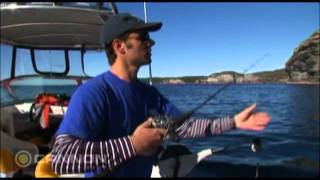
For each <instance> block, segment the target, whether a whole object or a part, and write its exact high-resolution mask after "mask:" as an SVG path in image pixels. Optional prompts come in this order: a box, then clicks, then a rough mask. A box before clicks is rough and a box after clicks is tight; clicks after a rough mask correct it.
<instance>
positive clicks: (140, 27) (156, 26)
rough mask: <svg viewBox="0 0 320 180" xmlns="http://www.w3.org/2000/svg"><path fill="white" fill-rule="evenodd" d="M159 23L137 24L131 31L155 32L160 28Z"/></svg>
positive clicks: (160, 24)
mask: <svg viewBox="0 0 320 180" xmlns="http://www.w3.org/2000/svg"><path fill="white" fill-rule="evenodd" d="M161 26H162V23H161V22H154V23H145V24H139V25H136V26H134V27H133V30H145V31H148V32H150V31H157V30H159V29H160V28H161Z"/></svg>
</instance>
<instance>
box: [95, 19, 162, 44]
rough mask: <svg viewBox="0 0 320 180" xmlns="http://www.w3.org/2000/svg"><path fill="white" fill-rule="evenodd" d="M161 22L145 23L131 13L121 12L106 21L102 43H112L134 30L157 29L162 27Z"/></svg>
mask: <svg viewBox="0 0 320 180" xmlns="http://www.w3.org/2000/svg"><path fill="white" fill-rule="evenodd" d="M161 26H162V23H161V22H151V23H145V22H144V21H143V20H141V19H139V18H137V17H135V16H133V15H132V14H129V13H121V14H117V15H115V16H112V17H110V18H109V19H108V20H106V21H105V23H104V25H103V27H102V30H101V34H100V37H101V43H102V44H103V45H105V44H110V43H111V42H112V41H113V39H114V38H116V37H118V36H119V35H121V34H124V33H126V32H128V31H132V30H145V31H147V32H151V31H157V30H159V29H160V28H161Z"/></svg>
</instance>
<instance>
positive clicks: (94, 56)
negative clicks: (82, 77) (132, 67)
mask: <svg viewBox="0 0 320 180" xmlns="http://www.w3.org/2000/svg"><path fill="white" fill-rule="evenodd" d="M83 64H84V72H85V73H86V74H87V75H89V76H92V77H94V76H97V75H99V74H101V73H103V72H106V71H107V70H108V69H109V63H108V59H107V56H106V53H105V51H86V53H85V54H84V58H83Z"/></svg>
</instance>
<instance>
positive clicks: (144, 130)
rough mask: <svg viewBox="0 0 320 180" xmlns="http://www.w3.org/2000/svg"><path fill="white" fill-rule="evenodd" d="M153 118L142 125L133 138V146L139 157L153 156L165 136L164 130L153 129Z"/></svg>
mask: <svg viewBox="0 0 320 180" xmlns="http://www.w3.org/2000/svg"><path fill="white" fill-rule="evenodd" d="M151 122H152V118H148V120H147V121H145V122H144V123H142V124H140V125H139V126H138V127H137V128H136V129H135V131H134V132H133V135H132V136H131V140H132V144H133V146H134V149H135V150H136V154H137V155H144V156H147V155H151V154H153V153H155V152H156V151H157V150H158V148H159V146H160V144H161V142H162V140H163V137H164V136H165V133H166V130H165V129H163V128H152V127H151Z"/></svg>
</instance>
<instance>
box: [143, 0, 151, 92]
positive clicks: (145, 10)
mask: <svg viewBox="0 0 320 180" xmlns="http://www.w3.org/2000/svg"><path fill="white" fill-rule="evenodd" d="M143 9H144V22H145V23H147V22H148V20H147V6H146V2H143ZM149 84H150V86H152V73H151V61H150V63H149Z"/></svg>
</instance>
